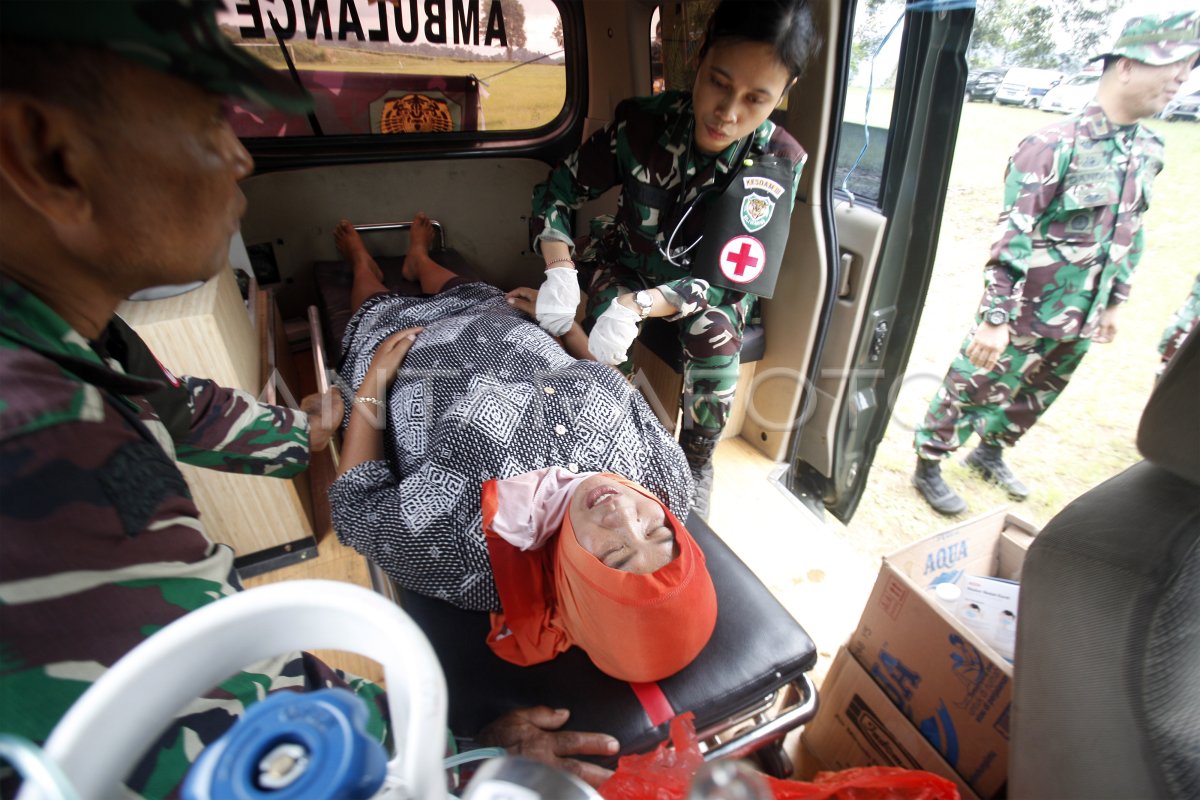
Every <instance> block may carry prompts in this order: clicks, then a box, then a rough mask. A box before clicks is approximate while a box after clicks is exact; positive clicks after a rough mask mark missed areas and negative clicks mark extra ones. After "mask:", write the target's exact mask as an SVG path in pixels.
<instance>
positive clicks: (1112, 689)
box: [1009, 332, 1200, 800]
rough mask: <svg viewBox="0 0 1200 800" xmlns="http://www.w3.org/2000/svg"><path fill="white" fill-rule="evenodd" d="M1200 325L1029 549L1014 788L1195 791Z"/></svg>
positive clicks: (1199, 739)
mask: <svg viewBox="0 0 1200 800" xmlns="http://www.w3.org/2000/svg"><path fill="white" fill-rule="evenodd" d="M1198 397H1200V335H1197V332H1193V333H1192V335H1191V336H1190V337H1189V338H1188V340H1187V341H1186V342H1185V343H1184V345H1183V347H1182V348H1181V349H1180V350H1179V352H1178V353H1176V355H1175V358H1174V359H1173V361H1172V363H1171V364H1170V366H1169V368H1168V369H1167V371H1166V372H1165V373H1164V375H1163V377H1162V380H1161V382H1160V384H1159V385H1158V386H1157V387H1156V388H1155V390H1154V392H1153V394H1152V395H1151V397H1150V400H1149V402H1148V403H1147V406H1146V409H1145V411H1144V412H1143V414H1142V420H1141V425H1140V427H1139V430H1138V448H1139V450H1140V451H1141V453H1142V455H1143V456H1144V457H1145V460H1144V461H1142V462H1140V463H1138V464H1135V465H1134V466H1132V467H1130V468H1129V469H1127V470H1125V471H1124V472H1122V473H1120V474H1119V475H1117V476H1116V477H1114V478H1112V479H1110V480H1108V481H1106V482H1105V483H1103V484H1101V485H1100V486H1097V487H1096V488H1094V489H1092V490H1091V491H1089V492H1087V493H1086V494H1084V495H1082V496H1081V497H1079V498H1078V499H1077V500H1075V501H1074V502H1073V503H1071V504H1070V505H1068V506H1067V507H1066V508H1065V509H1063V510H1062V512H1060V513H1059V514H1058V515H1057V516H1055V517H1054V518H1053V519H1052V520H1050V522H1049V523H1048V524H1047V525H1046V526H1045V528H1044V529H1043V530H1042V532H1041V533H1040V534H1039V535H1038V536H1037V538H1036V539H1035V540H1034V542H1033V544H1032V546H1031V547H1030V549H1029V553H1028V555H1027V556H1026V559H1025V566H1024V570H1023V575H1022V580H1021V599H1020V611H1019V619H1020V624H1019V626H1018V630H1017V647H1016V659H1015V663H1016V669H1015V676H1014V700H1013V723H1012V741H1011V746H1010V750H1011V752H1010V759H1009V796H1011V797H1019V798H1022V800H1026V798H1029V799H1030V800H1035V799H1036V798H1055V799H1056V800H1059V799H1062V798H1089V799H1095V798H1133V797H1138V798H1150V797H1171V798H1196V797H1200V416H1198V415H1197V410H1198V407H1197V402H1198V401H1197V398H1198Z"/></svg>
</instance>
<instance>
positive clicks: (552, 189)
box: [530, 101, 630, 252]
mask: <svg viewBox="0 0 1200 800" xmlns="http://www.w3.org/2000/svg"><path fill="white" fill-rule="evenodd" d="M629 108H630V106H629V105H628V101H626V102H622V103H621V104H620V105H618V106H617V111H616V114H615V116H614V118H613V121H612V122H610V123H609V124H608V125H605V126H604V127H603V128H602V129H600V130H598V131H596V132H595V133H594V134H592V136H591V137H590V138H589V139H588V140H587V141H586V142H584V143H583V144H582V145H580V147H579V149H578V150H576V151H575V152H574V153H572V154H571V155H569V156H567V157H566V159H564V160H563V162H562V163H561V164H559V165H558V166H557V167H555V168H554V169H553V170H551V171H550V175H549V176H548V177H547V178H546V180H544V181H543V182H541V183H539V184H538V185H537V186H535V187H533V216H532V217H531V218H530V230H531V231H532V232H533V233H534V234H536V239H535V242H534V247H535V248H536V249H537V250H538V251H539V252H540V251H541V242H542V240H543V239H554V240H558V241H562V242H566V243H567V244H568V245H570V247H571V251H572V252H574V250H575V244H574V232H573V230H572V226H571V211H573V210H575V209H577V208H579V207H580V206H581V205H583V204H584V203H585V202H587V201H588V200H594V199H595V198H597V197H599V196H600V195H602V194H604V193H605V192H606V191H608V190H609V189H611V188H612V187H614V186H616V185H617V184H618V183H620V181H621V171H620V165H619V164H618V159H617V149H618V147H619V140H620V138H621V133H622V131H623V129H624V127H625V118H626V117H627V116H628V109H629Z"/></svg>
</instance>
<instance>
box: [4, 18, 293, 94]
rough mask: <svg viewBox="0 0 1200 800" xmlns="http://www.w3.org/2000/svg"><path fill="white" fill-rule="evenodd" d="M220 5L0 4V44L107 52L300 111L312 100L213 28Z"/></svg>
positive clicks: (221, 90)
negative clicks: (78, 47) (65, 46)
mask: <svg viewBox="0 0 1200 800" xmlns="http://www.w3.org/2000/svg"><path fill="white" fill-rule="evenodd" d="M220 5H221V4H220V2H219V0H106V1H105V2H99V0H53V2H52V1H51V0H0V40H3V41H4V42H30V43H47V44H51V43H54V44H77V45H86V46H89V47H95V48H98V49H103V50H109V51H112V52H114V53H118V54H120V55H122V56H124V57H125V58H128V59H130V60H132V61H136V62H137V63H139V64H143V65H145V66H147V67H150V68H151V69H155V70H158V71H160V72H165V73H168V74H170V75H174V76H175V77H178V78H182V79H183V80H186V81H189V82H191V83H195V84H198V85H200V86H202V87H204V88H205V89H208V90H209V91H211V92H215V93H216V94H220V95H232V96H235V97H241V98H244V99H246V100H250V101H253V102H257V103H263V104H266V105H268V106H272V107H274V108H278V109H280V110H281V111H287V112H292V113H303V112H306V111H308V110H309V109H310V108H311V107H312V98H311V97H309V95H308V92H306V91H305V90H304V89H303V88H302V87H300V86H297V85H296V84H295V83H294V82H293V81H292V80H290V79H289V77H288V76H286V75H283V74H281V73H279V72H276V71H275V70H273V69H271V68H270V67H268V66H267V65H265V64H263V63H262V62H260V61H258V60H257V59H256V58H254V57H253V56H251V55H250V54H249V53H247V52H245V51H244V50H242V49H240V48H238V47H237V46H236V45H234V44H233V42H232V41H230V40H229V38H228V37H227V36H225V34H223V33H221V31H220V29H219V28H218V27H217V16H216V12H217V9H218V8H219V7H220Z"/></svg>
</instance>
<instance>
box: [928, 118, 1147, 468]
mask: <svg viewBox="0 0 1200 800" xmlns="http://www.w3.org/2000/svg"><path fill="white" fill-rule="evenodd" d="M1162 167H1163V143H1162V140H1161V139H1160V138H1159V137H1158V136H1157V135H1155V134H1154V133H1153V132H1151V131H1149V130H1148V129H1146V128H1145V127H1143V126H1142V125H1141V124H1134V125H1129V126H1125V127H1118V126H1115V125H1114V124H1113V123H1111V122H1110V121H1109V120H1108V118H1107V117H1106V116H1105V115H1104V112H1103V111H1102V110H1101V108H1100V106H1099V105H1097V104H1095V103H1093V104H1091V105H1089V106H1088V107H1086V108H1085V109H1084V110H1083V111H1082V112H1080V113H1079V114H1078V115H1075V116H1073V117H1068V118H1067V119H1066V120H1064V121H1063V122H1060V123H1057V124H1054V125H1051V126H1049V127H1047V128H1043V129H1042V130H1041V131H1039V132H1037V133H1035V134H1033V135H1032V136H1030V137H1028V138H1027V139H1025V141H1023V142H1022V143H1021V145H1020V146H1019V147H1018V148H1017V152H1016V154H1015V155H1014V156H1013V158H1012V160H1011V161H1010V162H1009V166H1008V173H1007V177H1006V181H1005V192H1004V200H1005V210H1004V212H1003V213H1002V214H1001V215H1000V222H999V227H998V236H997V239H996V241H995V243H994V244H993V245H992V254H991V258H990V259H989V261H988V265H987V271H986V276H985V288H984V293H983V300H982V302H981V304H980V308H979V311H978V314H977V316H976V321H975V324H976V325H979V324H981V323H982V320H983V315H984V314H986V313H987V312H988V311H990V310H992V309H1002V310H1003V311H1004V312H1005V313H1006V314H1007V315H1008V320H1009V322H1008V326H1009V334H1010V341H1009V345H1008V347H1007V349H1005V351H1004V352H1003V353H1002V354H1001V356H1000V360H999V362H998V363H997V364H996V366H995V368H993V369H991V370H985V369H980V368H978V367H975V366H973V365H972V364H971V361H970V359H969V358H968V357H967V354H966V350H967V346H968V345H969V344H970V343H971V340H972V337H973V335H974V332H973V331H972V333H971V334H968V336H967V338H966V339H965V340H964V342H963V345H962V349H961V350H960V351H959V354H958V356H957V358H955V360H954V363H953V364H951V366H950V370H949V372H948V373H947V374H946V378H945V381H944V382H943V384H942V386H941V388H940V389H939V390H938V392H937V394H936V395H935V396H934V398H933V401H932V403H931V404H930V406H929V411H928V412H927V414H926V416H925V419H924V421H923V422H922V424H921V426H920V427H919V428H918V429H917V432H916V436H915V442H914V444H915V447H916V450H917V453H918V454H919V455H920V456H921V457H922V458H928V459H937V458H944V457H946V456H948V455H949V454H950V453H951V452H953V451H954V450H955V449H956V448H958V447H959V446H960V445H961V444H962V443H963V442H965V441H966V440H967V438H969V437H970V435H971V431H972V429H974V430H975V431H977V432H978V433H979V435H980V438H982V439H983V440H984V441H985V442H988V443H991V444H1002V445H1005V446H1010V447H1011V446H1012V445H1013V444H1015V443H1016V442H1017V440H1018V439H1019V438H1020V437H1021V436H1022V435H1023V434H1024V433H1025V432H1026V431H1027V430H1029V428H1030V427H1031V426H1032V425H1033V424H1034V423H1035V422H1036V421H1037V420H1038V418H1039V417H1040V416H1041V414H1042V413H1043V412H1044V411H1045V410H1046V409H1047V408H1049V407H1050V404H1051V403H1053V402H1054V401H1055V399H1057V397H1058V395H1059V394H1060V393H1061V392H1062V390H1063V389H1064V388H1065V387H1066V385H1067V383H1068V382H1069V381H1070V380H1071V376H1072V374H1073V373H1074V371H1075V368H1076V367H1077V366H1078V365H1079V362H1080V361H1081V360H1082V358H1083V355H1084V354H1085V353H1086V352H1087V349H1088V346H1089V345H1090V344H1091V337H1092V334H1093V333H1094V332H1095V329H1096V325H1097V323H1098V322H1099V319H1100V315H1101V313H1102V312H1103V311H1104V309H1106V308H1108V307H1110V306H1116V305H1118V304H1120V303H1123V302H1124V301H1125V300H1127V299H1128V297H1129V281H1130V278H1131V276H1132V274H1133V270H1134V268H1135V267H1136V266H1137V264H1138V261H1139V260H1140V258H1141V255H1142V241H1143V231H1142V214H1143V212H1145V210H1146V209H1147V208H1148V207H1149V205H1150V197H1151V188H1152V184H1153V181H1154V177H1155V176H1156V175H1157V174H1158V173H1159V172H1160V171H1161V170H1162Z"/></svg>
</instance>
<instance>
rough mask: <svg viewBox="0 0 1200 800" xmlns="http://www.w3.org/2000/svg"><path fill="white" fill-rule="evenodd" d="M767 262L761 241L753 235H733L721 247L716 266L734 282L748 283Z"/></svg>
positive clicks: (758, 273)
mask: <svg viewBox="0 0 1200 800" xmlns="http://www.w3.org/2000/svg"><path fill="white" fill-rule="evenodd" d="M766 263H767V251H766V248H764V247H763V243H762V242H760V241H759V240H758V239H755V238H754V237H753V236H735V237H733V238H732V239H730V240H729V241H728V242H726V243H725V246H724V247H722V248H721V255H719V256H718V257H717V266H719V267H720V268H721V274H722V275H724V276H725V277H726V278H728V279H729V280H731V281H733V282H734V283H750V282H751V281H752V280H754V279H755V278H757V277H758V276H759V275H761V274H762V271H763V267H765V266H766Z"/></svg>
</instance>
